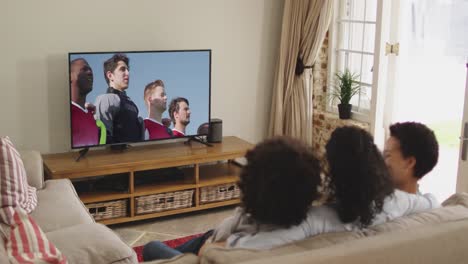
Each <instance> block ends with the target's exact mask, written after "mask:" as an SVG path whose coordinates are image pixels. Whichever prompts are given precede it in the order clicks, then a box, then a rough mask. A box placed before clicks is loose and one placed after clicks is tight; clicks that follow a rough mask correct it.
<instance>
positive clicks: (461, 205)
mask: <svg viewBox="0 0 468 264" xmlns="http://www.w3.org/2000/svg"><path fill="white" fill-rule="evenodd" d="M443 206H444V207H439V208H435V209H432V210H429V211H424V212H420V213H416V214H411V215H407V216H405V217H400V218H397V219H394V220H392V221H390V222H387V223H384V224H381V225H376V226H371V227H368V228H367V229H365V230H363V232H364V233H365V234H366V235H368V236H369V235H376V234H380V233H385V232H394V231H398V230H405V229H411V228H414V227H417V226H422V225H433V224H438V223H443V222H450V221H457V220H461V219H468V194H466V193H457V194H454V195H452V196H451V197H450V198H449V199H447V200H446V201H445V202H444V203H443Z"/></svg>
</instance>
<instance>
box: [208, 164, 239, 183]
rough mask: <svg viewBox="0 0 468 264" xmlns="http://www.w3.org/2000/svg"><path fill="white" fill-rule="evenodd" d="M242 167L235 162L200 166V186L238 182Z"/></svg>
mask: <svg viewBox="0 0 468 264" xmlns="http://www.w3.org/2000/svg"><path fill="white" fill-rule="evenodd" d="M240 171H241V168H240V167H239V165H236V164H233V163H230V162H228V163H223V164H216V165H201V166H200V182H199V187H204V186H210V185H218V184H223V183H231V182H237V181H238V179H239V174H240Z"/></svg>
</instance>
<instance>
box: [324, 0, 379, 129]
mask: <svg viewBox="0 0 468 264" xmlns="http://www.w3.org/2000/svg"><path fill="white" fill-rule="evenodd" d="M377 1H378V0H335V14H334V17H333V21H332V26H331V39H330V47H329V50H330V52H329V78H328V80H329V84H330V85H331V84H333V82H334V79H335V78H334V76H335V73H337V72H340V71H343V70H344V69H345V68H348V69H349V70H350V71H351V72H352V73H356V74H358V75H359V82H360V84H361V87H362V89H361V93H360V94H358V95H356V96H354V97H353V98H352V99H351V102H350V103H351V104H352V105H353V109H352V111H353V113H354V117H356V118H357V119H362V120H363V121H368V119H369V112H370V108H371V98H372V78H373V77H372V76H373V63H374V46H375V45H374V42H375V30H376V15H377ZM330 85H329V87H330ZM336 104H337V102H334V103H333V104H330V105H329V110H331V111H336Z"/></svg>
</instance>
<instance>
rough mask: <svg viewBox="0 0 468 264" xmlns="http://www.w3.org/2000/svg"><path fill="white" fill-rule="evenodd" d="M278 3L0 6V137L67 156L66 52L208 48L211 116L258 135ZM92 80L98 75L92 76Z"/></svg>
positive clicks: (117, 1)
mask: <svg viewBox="0 0 468 264" xmlns="http://www.w3.org/2000/svg"><path fill="white" fill-rule="evenodd" d="M282 10H283V0H197V1H194V0H139V1H123V0H113V1H108V0H99V1H91V0H82V1H63V0H56V1H54V0H41V1H15V0H6V1H5V0H2V2H1V8H0V50H1V54H2V60H1V61H0V78H1V81H0V96H1V97H0V98H1V101H0V135H8V136H10V137H11V138H12V139H13V142H14V143H15V144H16V145H17V147H18V148H20V149H36V150H39V151H41V152H43V153H51V152H63V151H68V150H70V143H69V142H70V138H69V137H70V136H69V134H70V128H69V101H68V100H69V95H68V89H69V88H68V65H67V59H68V58H67V55H68V54H67V53H68V52H70V51H75V52H78V51H113V50H164V49H205V48H208V49H212V50H213V53H212V98H211V100H212V110H211V111H212V117H217V118H221V119H223V132H224V135H235V136H238V137H241V138H244V139H246V140H248V141H251V142H253V143H255V142H257V141H259V140H261V139H262V138H264V137H265V135H266V131H267V126H268V119H269V118H268V117H269V112H270V100H271V90H272V85H273V77H274V70H275V64H276V57H277V56H276V54H277V53H278V48H279V39H280V31H281V19H282ZM96 74H98V73H96Z"/></svg>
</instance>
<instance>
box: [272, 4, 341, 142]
mask: <svg viewBox="0 0 468 264" xmlns="http://www.w3.org/2000/svg"><path fill="white" fill-rule="evenodd" d="M332 7H333V0H286V1H285V5H284V13H283V24H282V28H281V43H280V51H279V61H278V65H277V68H276V74H275V81H274V86H273V98H272V104H271V113H270V125H269V135H270V136H276V135H288V136H292V137H295V138H298V139H301V140H303V141H305V142H306V143H308V144H312V97H313V94H312V91H313V83H314V82H313V78H312V75H311V74H304V66H305V67H306V68H307V67H308V66H312V65H313V64H314V63H315V60H316V58H317V55H318V53H319V49H320V48H321V46H322V43H323V41H324V39H325V36H326V33H327V31H328V27H329V25H330V21H331V17H332V9H333V8H332ZM307 78H311V79H309V80H308V79H307ZM307 84H309V85H307Z"/></svg>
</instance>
